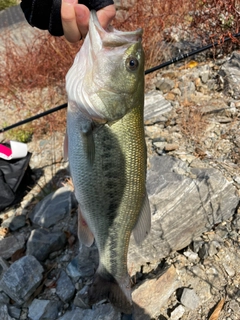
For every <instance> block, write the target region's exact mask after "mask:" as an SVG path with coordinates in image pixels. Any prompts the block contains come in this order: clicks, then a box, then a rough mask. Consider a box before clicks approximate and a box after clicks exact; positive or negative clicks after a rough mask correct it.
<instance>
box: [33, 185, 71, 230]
mask: <svg viewBox="0 0 240 320" xmlns="http://www.w3.org/2000/svg"><path fill="white" fill-rule="evenodd" d="M71 208H72V191H70V190H69V188H68V187H62V188H59V189H58V190H57V191H55V192H52V193H51V194H49V195H48V196H47V197H45V198H44V199H43V200H42V201H40V202H39V203H38V204H37V205H36V206H35V208H34V210H33V211H32V212H31V214H30V215H29V218H30V219H31V221H32V222H33V223H34V224H37V225H39V226H41V227H44V228H49V227H50V226H52V225H54V224H56V223H57V222H58V221H60V220H62V219H63V218H65V217H66V216H67V215H68V214H69V213H70V211H71Z"/></svg>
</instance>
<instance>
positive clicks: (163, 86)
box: [156, 78, 175, 93]
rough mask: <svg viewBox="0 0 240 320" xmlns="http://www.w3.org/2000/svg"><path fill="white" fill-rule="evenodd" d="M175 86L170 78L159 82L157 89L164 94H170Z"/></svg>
mask: <svg viewBox="0 0 240 320" xmlns="http://www.w3.org/2000/svg"><path fill="white" fill-rule="evenodd" d="M174 86H175V82H174V81H173V80H171V79H168V78H162V79H161V80H159V81H157V83H156V88H157V89H158V90H161V91H162V92H163V93H167V92H169V91H170V90H171V89H173V88H174Z"/></svg>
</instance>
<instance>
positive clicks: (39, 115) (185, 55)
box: [0, 32, 240, 133]
mask: <svg viewBox="0 0 240 320" xmlns="http://www.w3.org/2000/svg"><path fill="white" fill-rule="evenodd" d="M233 37H234V38H238V37H240V32H239V33H237V34H234V35H233ZM231 39H232V38H230V37H227V38H224V40H223V41H222V42H221V43H219V42H215V43H211V44H208V45H206V46H203V47H201V48H199V49H196V50H193V51H191V52H189V53H186V54H182V55H180V56H178V57H176V58H173V59H171V60H169V61H166V62H163V63H161V64H159V65H158V66H155V67H153V68H150V69H147V70H146V71H145V75H146V74H149V73H152V72H154V71H157V70H159V69H162V68H165V67H167V66H169V65H171V64H174V63H176V62H179V61H182V60H184V59H186V58H189V57H191V56H193V55H195V54H198V53H201V52H203V51H205V50H208V49H211V48H213V47H215V46H218V45H220V44H222V43H225V42H227V41H229V40H231ZM66 107H67V103H64V104H62V105H60V106H57V107H55V108H52V109H49V110H47V111H44V112H42V113H39V114H37V115H35V116H32V117H30V118H27V119H25V120H22V121H19V122H17V123H14V124H12V125H10V126H8V127H5V128H2V129H0V133H3V132H6V131H8V130H11V129H13V128H16V127H19V126H21V125H23V124H26V123H28V122H31V121H33V120H36V119H39V118H42V117H44V116H46V115H48V114H51V113H53V112H56V111H59V110H61V109H64V108H66Z"/></svg>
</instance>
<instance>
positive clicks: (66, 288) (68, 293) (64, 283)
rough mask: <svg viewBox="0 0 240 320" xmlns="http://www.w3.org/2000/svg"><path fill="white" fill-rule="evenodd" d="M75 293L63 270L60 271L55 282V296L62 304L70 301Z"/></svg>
mask: <svg viewBox="0 0 240 320" xmlns="http://www.w3.org/2000/svg"><path fill="white" fill-rule="evenodd" d="M74 293H75V286H74V285H73V283H72V281H71V279H70V278H69V277H68V275H67V274H66V272H65V271H64V270H61V271H60V276H59V278H58V280H57V286H56V294H57V295H58V297H59V298H60V299H61V300H62V301H63V302H68V301H70V300H71V299H72V298H73V296H74Z"/></svg>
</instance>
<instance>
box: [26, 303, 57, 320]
mask: <svg viewBox="0 0 240 320" xmlns="http://www.w3.org/2000/svg"><path fill="white" fill-rule="evenodd" d="M62 307H63V305H62V303H61V302H60V301H51V300H44V299H43V300H40V299H34V300H33V301H32V303H31V304H30V306H29V312H28V317H29V319H31V320H45V319H49V320H50V319H51V320H55V319H57V318H58V315H59V312H60V311H61V309H62Z"/></svg>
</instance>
